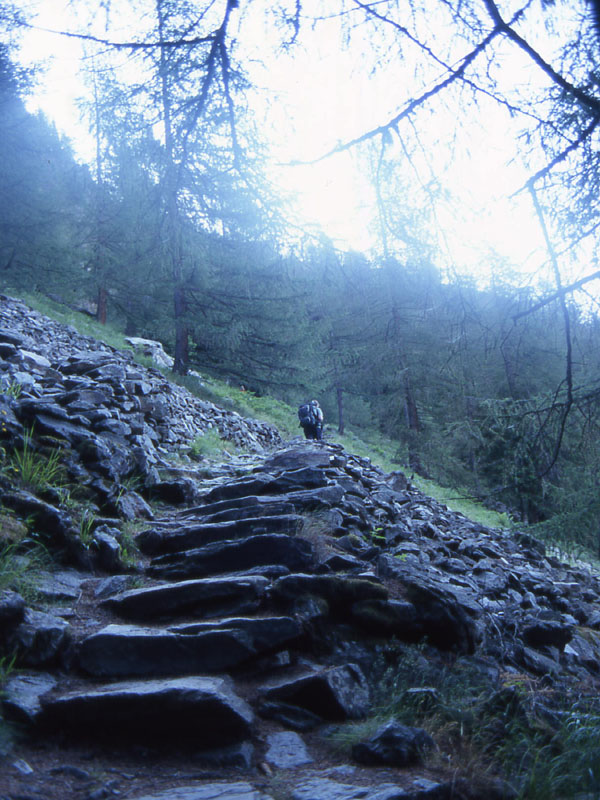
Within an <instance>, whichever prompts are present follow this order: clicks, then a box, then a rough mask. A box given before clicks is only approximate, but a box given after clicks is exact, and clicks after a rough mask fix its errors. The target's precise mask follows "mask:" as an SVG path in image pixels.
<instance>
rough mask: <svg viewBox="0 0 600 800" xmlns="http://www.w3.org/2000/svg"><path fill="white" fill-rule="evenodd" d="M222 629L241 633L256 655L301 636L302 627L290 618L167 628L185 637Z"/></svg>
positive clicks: (229, 620) (228, 619)
mask: <svg viewBox="0 0 600 800" xmlns="http://www.w3.org/2000/svg"><path fill="white" fill-rule="evenodd" d="M222 629H225V630H234V631H235V630H237V631H240V632H241V633H243V635H244V636H245V637H246V639H247V641H249V642H250V644H251V647H252V648H253V650H254V651H255V652H256V653H261V652H265V651H267V650H275V649H277V648H279V647H281V646H282V645H284V644H287V643H288V642H291V641H293V640H294V639H297V638H298V637H299V636H300V635H301V634H302V626H301V625H300V623H299V622H298V621H297V620H296V619H293V618H292V617H256V618H248V617H226V618H224V619H220V620H214V621H209V622H188V623H183V624H181V625H173V626H171V627H169V630H170V631H172V632H173V633H178V634H185V635H187V636H195V635H197V634H199V633H204V632H207V631H217V630H222Z"/></svg>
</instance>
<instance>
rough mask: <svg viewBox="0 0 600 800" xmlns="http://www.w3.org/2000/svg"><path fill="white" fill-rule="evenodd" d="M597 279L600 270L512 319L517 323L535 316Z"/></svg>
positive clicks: (514, 315) (563, 288) (599, 275)
mask: <svg viewBox="0 0 600 800" xmlns="http://www.w3.org/2000/svg"><path fill="white" fill-rule="evenodd" d="M597 278H600V270H596V272H592V274H591V275H587V276H586V277H585V278H580V279H579V280H578V281H575V282H574V283H571V284H569V285H568V286H564V287H562V288H561V289H558V290H557V291H556V292H554V293H553V294H551V295H549V296H548V297H545V298H544V299H543V300H540V301H539V303H536V304H535V305H533V306H531V308H528V309H527V311H520V312H519V313H518V314H513V317H512V318H513V320H514V321H515V322H516V321H517V320H518V319H522V317H528V316H529V315H530V314H534V313H535V312H536V311H539V310H540V308H543V307H544V306H547V305H548V304H549V303H552V302H553V301H554V300H558V299H559V298H560V297H565V296H566V295H567V294H571V292H575V291H577V289H581V287H582V286H583V285H584V284H586V283H589V282H590V281H594V280H596V279H597Z"/></svg>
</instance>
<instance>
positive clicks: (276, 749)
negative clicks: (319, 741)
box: [265, 731, 313, 769]
mask: <svg viewBox="0 0 600 800" xmlns="http://www.w3.org/2000/svg"><path fill="white" fill-rule="evenodd" d="M265 761H267V763H269V764H272V765H273V766H274V767H277V769H290V768H291V767H301V766H302V765H303V764H312V761H313V759H312V758H311V757H310V755H309V753H308V750H307V749H306V745H305V743H304V739H303V738H302V737H301V736H299V735H298V734H297V733H293V732H292V731H277V732H275V733H270V734H269V735H268V736H267V752H266V754H265Z"/></svg>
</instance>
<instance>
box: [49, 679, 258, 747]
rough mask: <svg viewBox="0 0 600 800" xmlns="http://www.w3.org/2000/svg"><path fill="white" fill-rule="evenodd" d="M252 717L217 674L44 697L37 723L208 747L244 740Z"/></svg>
mask: <svg viewBox="0 0 600 800" xmlns="http://www.w3.org/2000/svg"><path fill="white" fill-rule="evenodd" d="M253 719H254V716H253V714H252V711H251V709H250V707H249V706H248V705H247V704H246V703H245V702H244V701H243V700H242V699H241V698H240V697H239V696H238V695H237V694H236V693H235V691H234V690H233V688H232V687H231V684H230V682H229V681H227V680H225V679H223V678H216V677H215V678H195V677H189V678H179V679H175V680H154V681H152V680H151V681H129V682H125V683H115V684H110V685H108V686H105V687H100V688H97V689H95V690H90V691H88V692H85V691H83V692H72V693H70V694H66V695H63V696H62V697H57V698H52V699H48V700H47V701H46V702H44V703H43V705H42V712H41V713H40V715H38V722H39V724H40V726H41V727H42V728H43V729H48V730H56V729H59V730H61V731H63V732H65V733H67V734H71V735H74V736H77V737H78V738H80V739H81V738H86V737H87V738H92V739H98V740H105V741H110V742H115V741H127V740H131V739H136V740H137V741H139V742H141V743H144V744H145V743H154V742H160V743H161V744H162V745H163V746H178V745H182V744H190V745H193V746H194V747H200V748H206V747H209V748H214V747H218V746H224V745H229V744H233V743H234V742H237V741H242V740H245V739H247V738H248V737H249V736H250V733H251V726H252V722H253Z"/></svg>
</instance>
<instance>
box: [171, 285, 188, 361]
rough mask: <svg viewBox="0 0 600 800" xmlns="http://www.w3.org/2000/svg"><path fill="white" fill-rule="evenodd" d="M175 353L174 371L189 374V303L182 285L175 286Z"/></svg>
mask: <svg viewBox="0 0 600 800" xmlns="http://www.w3.org/2000/svg"><path fill="white" fill-rule="evenodd" d="M174 299H175V303H174V306H175V355H174V361H175V363H174V364H173V372H177V373H178V374H179V375H187V371H188V364H189V336H188V333H189V332H188V327H187V325H186V323H185V312H186V310H187V303H186V299H185V290H184V289H183V288H182V287H181V286H176V287H175V298H174Z"/></svg>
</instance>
